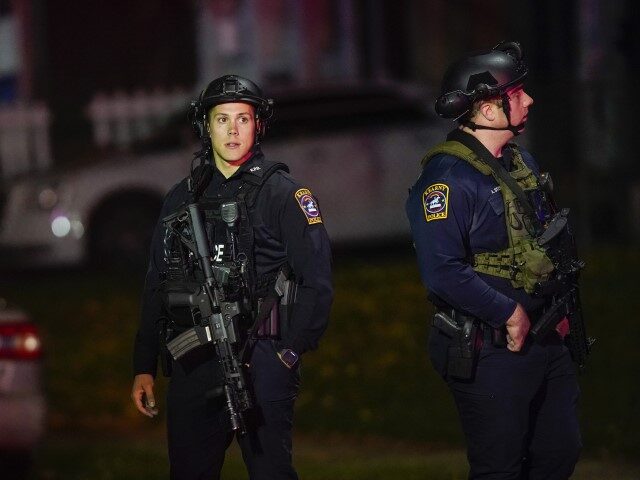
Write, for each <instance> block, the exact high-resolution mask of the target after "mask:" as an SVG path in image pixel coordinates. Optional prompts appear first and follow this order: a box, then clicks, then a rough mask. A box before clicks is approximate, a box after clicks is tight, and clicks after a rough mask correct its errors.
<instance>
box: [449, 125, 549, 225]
mask: <svg viewBox="0 0 640 480" xmlns="http://www.w3.org/2000/svg"><path fill="white" fill-rule="evenodd" d="M447 139H448V140H455V141H456V142H460V143H461V144H462V145H464V146H466V147H467V148H469V149H470V150H471V151H472V152H474V153H475V154H476V155H477V156H478V158H480V160H482V161H483V162H484V163H485V164H486V165H487V166H488V167H489V168H490V169H491V171H492V172H493V173H495V174H496V176H497V177H498V178H500V180H502V181H503V182H504V183H505V185H507V187H509V190H511V191H512V192H513V194H514V195H515V196H516V197H517V198H518V200H519V201H520V204H521V205H522V208H524V209H525V213H526V214H527V216H528V217H529V218H530V219H531V222H532V223H533V225H534V227H535V229H536V231H541V230H542V225H540V221H539V220H538V217H537V215H536V214H535V211H534V209H533V206H532V205H531V202H530V201H529V198H528V197H527V195H526V194H525V193H524V191H523V190H522V188H520V185H518V182H516V180H515V179H514V178H513V177H512V176H511V175H509V172H507V170H506V169H505V168H504V167H503V166H502V165H500V162H498V160H497V159H496V158H495V157H494V156H493V155H491V152H489V150H487V148H486V147H485V146H484V145H483V144H482V143H480V140H478V139H477V138H476V137H474V136H473V135H469V134H468V133H465V132H463V131H462V130H458V129H456V130H454V131H453V132H451V133H450V134H449V136H448V137H447ZM512 148H513V147H512Z"/></svg>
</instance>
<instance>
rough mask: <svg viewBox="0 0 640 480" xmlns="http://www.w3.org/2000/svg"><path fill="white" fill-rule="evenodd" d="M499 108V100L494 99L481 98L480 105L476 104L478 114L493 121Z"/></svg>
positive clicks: (500, 106)
mask: <svg viewBox="0 0 640 480" xmlns="http://www.w3.org/2000/svg"><path fill="white" fill-rule="evenodd" d="M501 108H502V105H500V103H499V101H496V100H494V99H486V100H482V101H481V103H480V105H478V114H479V115H482V116H483V117H484V118H486V119H487V120H489V121H490V122H493V121H494V120H496V119H497V118H498V112H499V111H500V109H501Z"/></svg>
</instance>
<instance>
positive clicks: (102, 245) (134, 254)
mask: <svg viewBox="0 0 640 480" xmlns="http://www.w3.org/2000/svg"><path fill="white" fill-rule="evenodd" d="M160 207H161V204H160V201H154V200H152V199H150V198H148V197H137V196H128V197H124V198H120V199H118V202H117V203H115V202H109V203H107V204H105V205H104V206H103V207H101V208H100V210H99V211H98V213H97V214H96V216H95V220H94V221H93V222H91V224H90V232H89V233H90V256H91V263H92V264H93V266H95V267H98V268H102V269H117V270H123V269H126V270H136V271H142V270H143V269H144V268H145V267H146V265H147V263H148V256H149V245H150V243H151V236H152V234H153V229H154V228H155V225H156V222H157V221H158V214H159V212H160Z"/></svg>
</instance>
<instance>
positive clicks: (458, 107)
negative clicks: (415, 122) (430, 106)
mask: <svg viewBox="0 0 640 480" xmlns="http://www.w3.org/2000/svg"><path fill="white" fill-rule="evenodd" d="M471 103H472V101H471V98H470V97H469V96H468V95H465V93H464V92H461V91H460V90H456V91H455V92H449V93H445V94H444V95H442V96H440V98H438V100H436V113H437V114H438V115H440V116H441V117H443V118H458V117H460V116H461V115H464V114H465V113H466V112H467V111H469V109H470V108H471Z"/></svg>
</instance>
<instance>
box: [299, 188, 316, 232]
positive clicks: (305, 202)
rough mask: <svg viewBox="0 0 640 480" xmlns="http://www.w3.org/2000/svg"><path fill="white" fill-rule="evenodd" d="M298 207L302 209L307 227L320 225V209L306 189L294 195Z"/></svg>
mask: <svg viewBox="0 0 640 480" xmlns="http://www.w3.org/2000/svg"><path fill="white" fill-rule="evenodd" d="M295 197H296V200H297V201H298V205H300V208H301V209H302V212H303V213H304V215H305V217H307V222H309V225H313V224H315V223H322V217H321V216H320V209H319V208H318V202H317V201H316V199H315V198H314V197H313V195H312V194H311V192H310V191H309V190H308V189H307V188H301V189H300V190H298V191H297V192H296V193H295Z"/></svg>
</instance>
